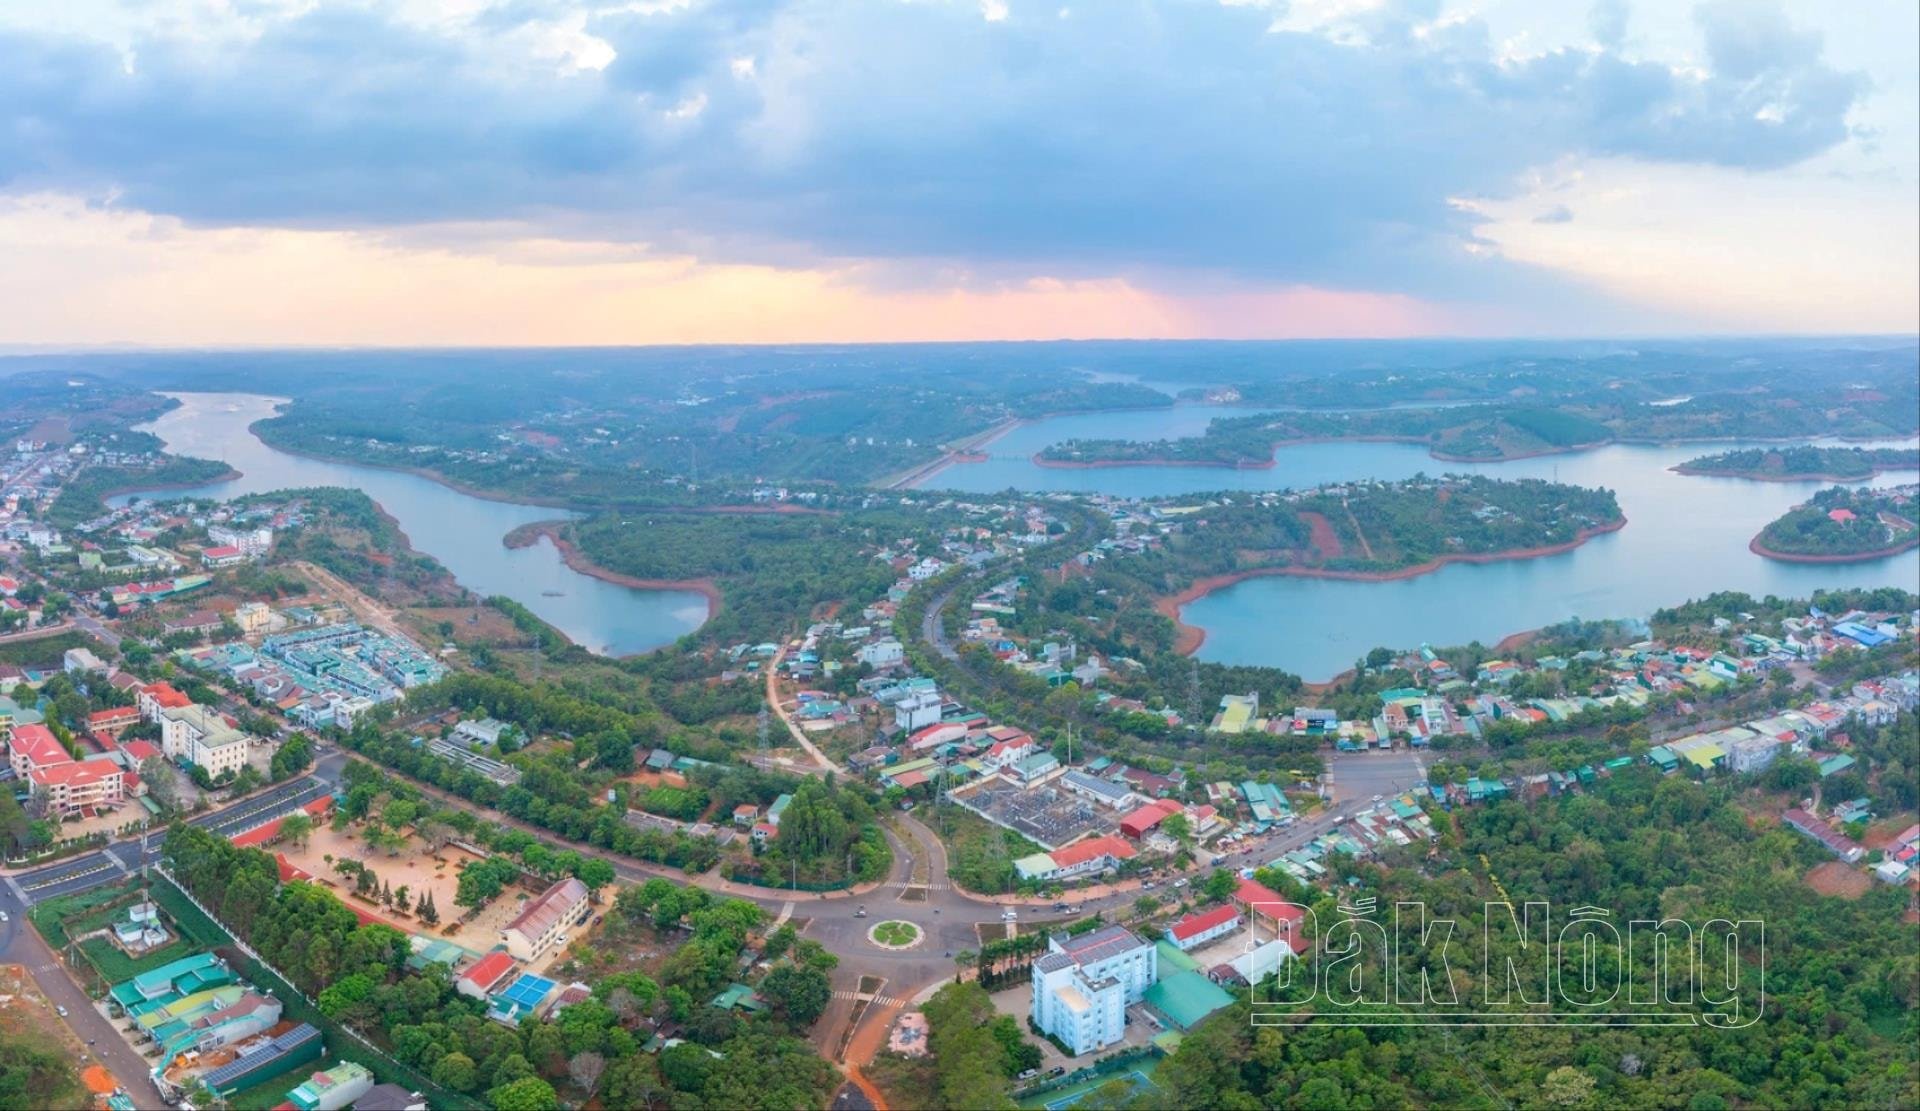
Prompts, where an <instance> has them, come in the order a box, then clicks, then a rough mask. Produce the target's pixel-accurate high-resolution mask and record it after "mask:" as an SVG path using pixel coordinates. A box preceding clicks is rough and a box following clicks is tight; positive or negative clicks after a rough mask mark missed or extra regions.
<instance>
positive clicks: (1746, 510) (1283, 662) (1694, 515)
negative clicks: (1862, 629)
mask: <svg viewBox="0 0 1920 1111" xmlns="http://www.w3.org/2000/svg"><path fill="white" fill-rule="evenodd" d="M1252 411H1254V410H1249V409H1236V408H1224V407H1219V406H1207V405H1183V406H1179V407H1176V408H1174V409H1172V410H1141V411H1128V412H1113V413H1085V414H1076V415H1073V416H1065V417H1057V418H1049V419H1047V420H1041V421H1036V422H1033V423H1030V424H1024V425H1021V426H1019V427H1016V428H1015V429H1013V430H1012V431H1011V432H1009V433H1008V434H1007V435H1005V436H1003V437H1001V438H1000V439H999V440H996V441H995V442H994V443H992V444H991V445H989V446H988V447H987V448H985V449H984V450H985V451H986V452H987V454H988V455H989V456H990V458H989V459H988V460H987V461H985V462H981V463H962V464H956V465H954V466H951V467H948V468H946V469H945V470H942V471H939V472H936V473H935V474H933V475H931V476H930V477H929V478H927V479H926V480H924V481H923V482H922V483H921V485H923V486H926V487H929V488H943V489H955V490H965V491H974V492H991V491H996V490H1004V489H1006V488H1008V487H1009V486H1011V487H1015V488H1018V489H1022V490H1077V491H1100V492H1105V493H1112V494H1123V495H1129V496H1152V495H1179V494H1184V493H1195V492H1200V491H1214V490H1270V489H1280V488H1289V487H1291V488H1303V487H1309V486H1316V485H1320V484H1322V483H1327V482H1341V481H1347V480H1351V479H1359V478H1376V479H1399V478H1406V477H1409V476H1411V475H1415V474H1419V473H1422V472H1424V473H1427V474H1439V473H1445V472H1456V473H1464V472H1473V473H1480V474H1486V475H1489V476H1492V477H1496V478H1546V479H1558V480H1559V481H1561V482H1568V483H1573V484H1575V485H1580V486H1604V487H1608V488H1610V489H1612V490H1613V491H1614V492H1615V493H1616V494H1617V495H1618V497H1619V500H1620V507H1621V509H1622V511H1623V512H1624V513H1625V514H1626V517H1627V527H1626V528H1624V529H1621V530H1620V531H1618V532H1614V533H1609V534H1606V535H1603V536H1600V537H1596V538H1595V539H1593V540H1591V541H1589V542H1588V543H1586V544H1584V545H1582V546H1581V547H1580V548H1578V549H1576V550H1574V551H1572V552H1568V553H1566V554H1564V555H1557V556H1548V557H1545V558H1541V559H1527V560H1512V561H1507V562H1502V563H1487V564H1453V565H1450V566H1447V567H1444V568H1442V569H1441V570H1439V571H1436V572H1434V573H1432V574H1430V575H1421V576H1419V577H1417V578H1412V579H1400V580H1394V581H1389V582H1351V581H1340V580H1331V579H1303V578H1290V577H1282V576H1275V577H1268V578H1259V579H1249V580H1246V581H1244V582H1240V583H1237V584H1235V585H1233V586H1230V587H1227V588H1225V589H1223V590H1219V591H1215V592H1214V593H1212V594H1209V595H1207V596H1206V597H1204V598H1201V599H1199V600H1198V601H1195V602H1193V603H1192V604H1190V605H1188V606H1187V607H1186V608H1185V609H1184V610H1182V613H1181V617H1182V620H1184V621H1186V622H1187V623H1188V624H1191V625H1195V626H1198V627H1199V628H1202V629H1205V630H1206V633H1207V637H1206V641H1205V643H1204V644H1202V645H1201V647H1200V650H1199V652H1198V655H1199V657H1200V658H1201V659H1204V660H1213V661H1218V662H1221V663H1231V664H1262V665H1267V666H1272V667H1279V668H1284V669H1286V670H1288V671H1291V672H1294V673H1296V674H1298V675H1301V676H1303V677H1305V678H1307V679H1310V680H1324V679H1327V678H1330V677H1332V676H1334V675H1335V674H1337V673H1339V672H1341V671H1343V670H1345V669H1346V668H1348V667H1350V666H1352V664H1353V661H1354V660H1355V659H1356V658H1358V657H1360V656H1363V655H1365V654H1366V652H1367V651H1368V650H1369V649H1371V648H1374V647H1377V646H1380V645H1386V646H1389V647H1394V648H1411V647H1414V646H1417V645H1419V644H1421V643H1431V644H1434V645H1449V644H1464V643H1466V642H1468V641H1471V640H1479V641H1482V642H1484V643H1489V644H1491V643H1493V642H1495V641H1497V640H1499V639H1500V638H1501V637H1504V636H1506V635H1507V634H1509V633H1515V632H1521V631H1523V630H1527V629H1535V628H1539V627H1540V626H1542V625H1547V624H1551V623H1553V622H1555V621H1561V620H1564V619H1566V618H1569V617H1585V618H1606V617H1635V618H1645V617H1647V616H1648V615H1649V614H1651V613H1652V612H1653V611H1654V610H1656V609H1658V608H1660V607H1661V606H1667V605H1673V604H1676V603H1679V602H1683V601H1686V600H1687V599H1689V598H1697V597H1702V596H1704V595H1706V594H1710V593H1712V592H1713V591H1716V590H1740V591H1745V592H1747V593H1749V594H1753V595H1755V596H1764V595H1767V594H1776V595H1780V596H1783V597H1788V596H1805V595H1807V594H1810V593H1812V592H1813V591H1815V590H1817V589H1821V588H1825V587H1843V586H1900V587H1904V588H1906V589H1908V590H1913V589H1916V588H1920V552H1907V553H1905V554H1903V555H1899V556H1894V557H1891V558H1887V559H1880V560H1874V561H1871V562H1865V563H1852V564H1824V565H1821V564H1796V563H1781V562H1778V561H1776V560H1769V559H1763V558H1761V557H1760V556H1757V555H1754V554H1753V553H1752V552H1750V551H1748V550H1747V542H1748V541H1749V540H1751V539H1752V538H1753V536H1754V534H1755V533H1757V532H1759V531H1760V529H1761V528H1762V527H1763V526H1765V525H1766V523H1767V522H1768V521H1770V520H1772V519H1773V518H1775V517H1777V516H1779V515H1780V514H1782V513H1784V512H1785V511H1786V510H1787V509H1788V508H1790V507H1791V506H1793V505H1795V504H1797V503H1799V502H1802V501H1805V500H1806V498H1807V497H1808V495H1810V494H1811V493H1813V492H1814V491H1816V490H1818V489H1820V488H1821V487H1822V486H1824V485H1827V484H1825V483H1820V482H1754V481H1749V480H1746V479H1737V478H1709V477H1703V476H1695V475H1680V474H1675V473H1673V471H1672V470H1670V469H1669V468H1671V467H1672V466H1674V465H1675V464H1677V463H1681V462H1684V461H1685V460H1688V459H1691V458H1694V457H1695V456H1699V455H1704V454H1708V453H1709V452H1714V451H1720V450H1723V449H1726V448H1729V447H1733V446H1739V445H1730V444H1711V445H1706V444H1692V445H1677V446H1660V447H1655V446H1642V445H1626V444H1614V445H1609V446H1607V447H1603V448H1598V449H1595V450H1592V451H1584V452H1579V453H1576V454H1572V455H1553V456H1541V457H1538V458H1533V459H1519V460H1513V461H1511V462H1506V463H1447V462H1441V461H1439V460H1436V459H1434V458H1433V457H1432V456H1430V455H1428V454H1427V452H1426V450H1425V449H1424V448H1422V447H1419V446H1418V445H1414V444H1392V443H1315V444H1298V445H1293V446H1289V447H1283V448H1280V449H1279V450H1278V451H1277V452H1276V455H1275V465H1274V467H1273V468H1272V469H1269V470H1231V469H1227V468H1217V467H1167V466H1142V467H1103V468H1090V469H1076V470H1069V469H1060V468H1052V467H1041V466H1038V465H1036V464H1034V463H1033V462H1031V461H1030V460H1029V459H1028V457H1029V456H1030V455H1031V454H1032V453H1033V452H1035V451H1038V450H1040V449H1041V448H1042V447H1045V446H1046V445H1048V444H1052V443H1058V442H1060V441H1061V440H1065V439H1070V438H1074V437H1122V438H1125V439H1136V440H1144V439H1158V438H1164V437H1180V436H1194V435H1198V434H1200V432H1202V431H1203V430H1204V429H1205V428H1206V425H1207V422H1208V421H1210V420H1211V419H1212V418H1213V417H1215V416H1222V415H1244V414H1246V413H1248V412H1252ZM1893 442H1894V443H1902V442H1903V443H1905V444H1909V445H1910V444H1911V443H1912V442H1913V441H1893ZM1912 481H1914V472H1912V471H1895V472H1892V473H1889V474H1885V475H1882V476H1880V477H1879V478H1877V479H1875V480H1874V482H1873V485H1877V486H1887V485H1899V484H1902V483H1908V482H1912Z"/></svg>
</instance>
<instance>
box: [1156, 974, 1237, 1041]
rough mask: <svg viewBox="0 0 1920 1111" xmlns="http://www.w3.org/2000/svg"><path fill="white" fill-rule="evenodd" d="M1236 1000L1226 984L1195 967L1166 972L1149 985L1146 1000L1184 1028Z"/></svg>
mask: <svg viewBox="0 0 1920 1111" xmlns="http://www.w3.org/2000/svg"><path fill="white" fill-rule="evenodd" d="M1232 1002H1233V996H1231V995H1229V994H1228V993H1227V992H1226V990H1225V989H1224V988H1222V987H1221V986H1220V985H1219V984H1216V983H1214V982H1213V981H1212V980H1209V979H1207V978H1206V977H1205V976H1202V975H1200V974H1199V973H1198V972H1194V971H1191V970H1188V971H1185V972H1176V973H1174V974H1173V975H1171V976H1164V977H1162V978H1161V979H1160V981H1159V982H1158V983H1156V984H1154V985H1153V986H1152V987H1150V988H1148V989H1147V995H1146V1003H1147V1005H1148V1006H1149V1007H1152V1008H1153V1009H1154V1010H1156V1011H1158V1012H1160V1014H1162V1015H1164V1016H1165V1017H1166V1018H1167V1020H1168V1021H1169V1022H1172V1023H1173V1024H1174V1025H1175V1026H1177V1027H1179V1028H1180V1029H1182V1030H1191V1029H1193V1027H1194V1025H1195V1024H1196V1023H1198V1022H1199V1021H1200V1020H1201V1019H1203V1018H1206V1017H1207V1016H1208V1015H1210V1014H1212V1013H1213V1012H1215V1011H1217V1010H1219V1009H1220V1008H1222V1007H1224V1006H1226V1005H1227V1004H1229V1003H1232Z"/></svg>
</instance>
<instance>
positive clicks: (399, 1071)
mask: <svg viewBox="0 0 1920 1111" xmlns="http://www.w3.org/2000/svg"><path fill="white" fill-rule="evenodd" d="M157 870H158V871H159V873H160V875H161V876H162V877H164V878H165V880H166V882H167V883H168V884H169V885H171V886H172V888H173V890H175V891H177V892H179V893H180V895H181V896H183V897H184V898H185V899H186V900H187V901H188V902H190V903H192V904H193V905H194V906H195V907H196V908H197V909H198V910H199V911H200V913H201V914H204V915H206V916H207V919H208V920H209V921H211V922H213V923H214V924H215V925H217V926H219V927H220V928H221V929H222V930H225V932H226V934H227V936H229V937H232V938H233V941H232V944H233V947H234V948H236V949H238V950H240V952H242V953H244V954H246V956H247V960H248V961H249V962H250V967H249V968H248V969H247V970H246V971H247V975H248V978H249V979H251V980H253V981H255V982H256V983H259V982H264V985H265V987H266V989H267V990H268V991H269V992H270V993H272V994H273V995H274V996H275V997H276V998H278V999H279V1000H280V1001H281V1003H282V1004H283V1005H284V1006H285V1007H286V1010H287V1011H288V1013H289V1015H290V1016H291V1017H293V1018H297V1019H299V1020H301V1021H303V1022H310V1023H312V1024H313V1025H314V1026H315V1027H317V1028H318V1029H320V1030H321V1031H322V1032H324V1033H327V1034H330V1035H345V1036H346V1037H348V1038H351V1039H353V1041H355V1042H357V1043H359V1048H360V1050H361V1051H363V1053H364V1055H365V1056H366V1057H368V1058H370V1059H369V1060H363V1061H361V1064H364V1065H366V1066H367V1067H368V1068H369V1069H371V1070H372V1072H373V1075H374V1079H376V1080H379V1081H382V1082H394V1083H399V1084H403V1085H405V1086H406V1087H408V1088H411V1089H412V1090H413V1091H416V1092H421V1093H424V1094H425V1095H427V1096H428V1097H430V1099H431V1101H432V1103H433V1105H434V1106H435V1107H455V1108H463V1109H465V1108H474V1109H477V1108H479V1107H481V1106H482V1105H481V1104H480V1103H479V1102H478V1101H477V1100H474V1099H473V1098H471V1097H469V1096H463V1095H459V1094H457V1093H453V1092H449V1091H447V1090H446V1089H444V1088H442V1087H440V1086H439V1085H437V1084H435V1083H433V1082H432V1081H431V1080H428V1079H427V1078H426V1076H424V1075H423V1074H421V1073H419V1072H416V1071H415V1070H414V1069H412V1068H410V1067H409V1066H407V1065H403V1064H401V1063H400V1062H399V1061H397V1060H395V1059H394V1058H393V1057H391V1056H389V1055H388V1054H387V1052H386V1050H383V1049H381V1048H380V1047H379V1046H377V1045H374V1044H373V1042H371V1041H369V1040H368V1039H367V1038H366V1036H365V1035H363V1034H361V1033H360V1032H359V1031H358V1030H355V1029H353V1028H351V1027H348V1026H343V1025H341V1024H340V1023H338V1022H335V1021H334V1020H333V1019H331V1018H328V1017H327V1016H326V1015H325V1014H324V1013H322V1012H321V1010H320V1005H319V1003H318V1002H317V1001H315V1000H314V999H313V998H312V997H311V996H309V995H307V994H306V993H305V992H303V991H301V990H300V989H298V988H296V987H294V986H293V983H292V981H290V980H288V979H287V978H286V977H285V976H283V975H281V974H280V972H279V970H278V969H276V968H274V967H273V966H272V965H270V964H268V963H267V962H266V959H265V958H263V957H262V956H261V955H260V954H259V953H257V952H255V951H254V949H253V947H252V946H251V945H248V944H247V943H246V942H245V941H242V940H241V939H240V938H238V937H235V936H234V934H233V931H232V930H228V929H226V926H225V925H224V924H223V923H221V921H220V918H219V916H218V915H216V914H214V913H213V911H212V910H210V909H208V908H207V906H206V904H204V903H202V902H201V901H200V900H199V899H198V898H196V897H195V896H194V894H193V892H191V891H188V890H187V889H186V888H185V887H183V886H181V885H180V883H179V882H177V881H176V880H174V878H173V874H172V873H171V872H169V871H167V870H166V869H165V868H159V869H157ZM341 1056H344V1054H341Z"/></svg>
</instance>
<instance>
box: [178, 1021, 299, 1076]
mask: <svg viewBox="0 0 1920 1111" xmlns="http://www.w3.org/2000/svg"><path fill="white" fill-rule="evenodd" d="M319 1037H320V1031H318V1030H315V1029H314V1028H313V1027H312V1026H311V1025H309V1024H307V1023H304V1022H303V1023H301V1024H300V1025H298V1026H296V1027H294V1028H293V1029H291V1030H289V1031H287V1032H286V1033H284V1034H281V1035H280V1036H278V1037H276V1038H274V1039H273V1040H272V1041H270V1042H268V1043H267V1044H266V1045H264V1046H262V1047H260V1048H259V1049H256V1050H254V1051H253V1052H252V1053H248V1054H245V1055H243V1056H240V1057H236V1058H234V1059H233V1060H231V1061H228V1062H227V1063H226V1064H224V1065H221V1066H220V1067H219V1068H217V1069H214V1070H213V1071H212V1072H210V1073H208V1074H207V1075H206V1076H204V1077H202V1078H201V1079H202V1080H204V1081H205V1082H206V1085H207V1087H209V1088H212V1089H213V1090H214V1091H216V1092H217V1091H220V1090H222V1089H225V1088H230V1087H232V1086H234V1082H235V1081H238V1080H242V1079H244V1078H245V1077H246V1076H247V1075H248V1074H250V1073H252V1072H254V1071H256V1070H257V1069H259V1068H260V1067H261V1066H263V1065H267V1064H270V1063H271V1062H273V1061H277V1060H279V1059H280V1058H282V1057H285V1056H287V1055H288V1054H290V1053H292V1052H293V1051H294V1050H297V1049H299V1048H300V1047H302V1046H304V1045H306V1044H307V1043H308V1042H312V1041H317V1040H318V1039H319Z"/></svg>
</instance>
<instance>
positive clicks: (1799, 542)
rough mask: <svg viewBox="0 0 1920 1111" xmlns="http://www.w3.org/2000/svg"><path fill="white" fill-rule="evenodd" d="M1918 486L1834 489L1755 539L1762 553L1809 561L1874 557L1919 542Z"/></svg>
mask: <svg viewBox="0 0 1920 1111" xmlns="http://www.w3.org/2000/svg"><path fill="white" fill-rule="evenodd" d="M1917 491H1920V487H1913V486H1906V487H1901V488H1899V489H1896V490H1850V489H1848V488H1846V487H1844V486H1833V487H1829V488H1828V489H1825V490H1822V491H1820V492H1819V493H1818V494H1815V495H1814V496H1813V497H1812V499H1811V500H1809V501H1808V502H1806V504H1804V505H1799V506H1795V507H1794V508H1793V509H1790V510H1788V511H1787V512H1786V513H1785V514H1784V515H1782V516H1780V517H1778V518H1776V519H1774V520H1773V521H1772V522H1770V523H1769V524H1768V525H1767V527H1766V528H1764V529H1761V530H1760V535H1759V536H1757V537H1755V538H1754V550H1755V551H1758V552H1759V553H1760V554H1761V555H1768V556H1776V557H1787V558H1796V557H1797V558H1801V559H1810V560H1828V559H1844V558H1847V557H1850V556H1861V557H1873V556H1878V555H1884V554H1887V553H1891V552H1896V551H1901V550H1904V549H1906V548H1910V547H1912V546H1913V545H1914V544H1915V543H1920V526H1916V524H1915V517H1916V508H1915V500H1916V499H1915V495H1916V492H1917Z"/></svg>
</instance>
